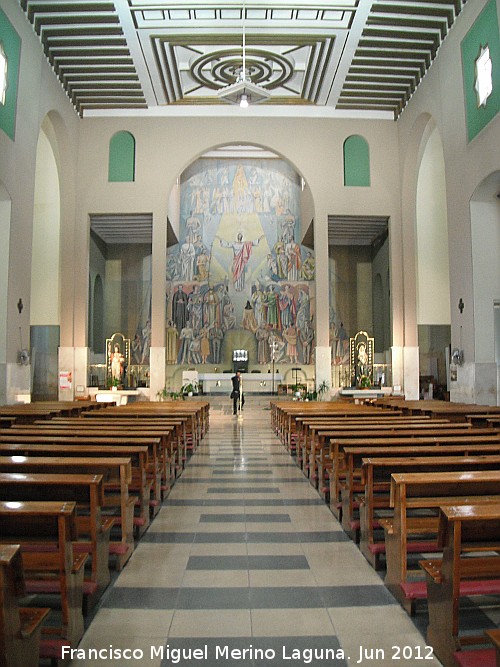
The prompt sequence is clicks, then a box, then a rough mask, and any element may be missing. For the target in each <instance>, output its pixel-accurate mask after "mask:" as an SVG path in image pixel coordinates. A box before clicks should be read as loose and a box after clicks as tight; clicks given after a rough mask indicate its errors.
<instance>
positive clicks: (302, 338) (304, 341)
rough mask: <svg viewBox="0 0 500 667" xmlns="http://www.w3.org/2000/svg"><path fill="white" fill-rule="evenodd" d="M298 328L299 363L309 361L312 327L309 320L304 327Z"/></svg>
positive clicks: (312, 336) (308, 362)
mask: <svg viewBox="0 0 500 667" xmlns="http://www.w3.org/2000/svg"><path fill="white" fill-rule="evenodd" d="M297 330H298V338H299V360H300V363H301V364H310V363H311V352H312V344H313V340H314V329H313V328H312V326H311V323H310V322H307V323H306V325H305V326H304V327H300V328H298V329H297Z"/></svg>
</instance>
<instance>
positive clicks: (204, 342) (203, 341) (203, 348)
mask: <svg viewBox="0 0 500 667" xmlns="http://www.w3.org/2000/svg"><path fill="white" fill-rule="evenodd" d="M200 354H201V363H202V364H206V363H207V359H208V357H209V356H210V341H209V340H208V331H207V329H205V328H203V329H202V330H201V331H200Z"/></svg>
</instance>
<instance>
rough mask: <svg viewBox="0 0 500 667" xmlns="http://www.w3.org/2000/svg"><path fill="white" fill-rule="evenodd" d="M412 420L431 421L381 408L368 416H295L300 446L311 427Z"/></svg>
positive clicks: (442, 421)
mask: <svg viewBox="0 0 500 667" xmlns="http://www.w3.org/2000/svg"><path fill="white" fill-rule="evenodd" d="M410 420H411V421H412V422H413V423H415V424H418V423H421V422H426V421H429V417H427V416H425V415H417V416H415V417H404V416H402V415H399V414H397V413H392V412H389V411H388V410H386V411H383V410H380V411H379V413H377V415H376V416H368V415H363V414H358V415H356V414H353V415H349V416H345V417H336V416H330V417H325V416H319V417H315V416H314V415H307V416H306V417H295V423H296V429H297V446H298V447H299V448H300V447H301V446H303V444H304V443H305V442H306V439H307V437H308V436H310V434H309V433H308V430H309V427H311V426H312V427H315V426H317V427H320V426H323V427H324V428H325V429H327V428H328V427H329V426H331V427H332V428H334V427H335V426H336V425H345V426H348V425H352V426H353V427H355V426H357V425H359V424H360V423H371V422H375V423H378V422H383V423H384V424H397V423H400V422H402V423H407V422H408V421H410ZM439 421H440V422H441V423H446V420H445V419H443V420H439Z"/></svg>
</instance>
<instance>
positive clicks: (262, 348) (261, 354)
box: [255, 324, 270, 364]
mask: <svg viewBox="0 0 500 667" xmlns="http://www.w3.org/2000/svg"><path fill="white" fill-rule="evenodd" d="M269 335H270V332H269V329H268V328H267V326H266V325H265V324H261V325H259V327H258V328H257V331H256V332H255V338H256V339H257V361H258V363H259V364H267V362H268V361H269Z"/></svg>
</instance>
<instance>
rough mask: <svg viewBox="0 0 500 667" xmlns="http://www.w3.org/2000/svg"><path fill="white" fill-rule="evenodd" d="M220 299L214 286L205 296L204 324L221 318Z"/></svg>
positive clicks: (206, 324) (209, 323) (207, 324)
mask: <svg viewBox="0 0 500 667" xmlns="http://www.w3.org/2000/svg"><path fill="white" fill-rule="evenodd" d="M218 305H219V299H218V297H217V294H216V293H215V292H214V291H213V289H212V288H210V289H209V290H208V292H207V293H206V294H205V296H204V304H203V306H204V308H203V324H204V325H205V326H209V325H211V324H215V322H217V321H218V320H219V309H218Z"/></svg>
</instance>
